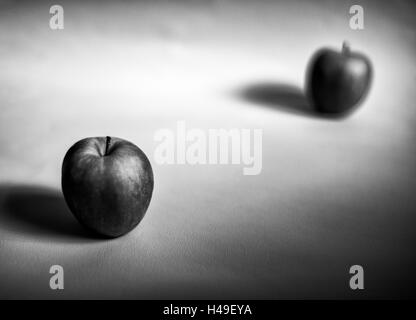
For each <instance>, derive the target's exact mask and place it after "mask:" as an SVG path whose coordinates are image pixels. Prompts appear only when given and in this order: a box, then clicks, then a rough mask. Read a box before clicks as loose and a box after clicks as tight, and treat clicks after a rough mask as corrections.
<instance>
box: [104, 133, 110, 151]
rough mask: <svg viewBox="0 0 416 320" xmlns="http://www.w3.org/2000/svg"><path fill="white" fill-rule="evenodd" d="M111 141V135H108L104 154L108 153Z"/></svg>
mask: <svg viewBox="0 0 416 320" xmlns="http://www.w3.org/2000/svg"><path fill="white" fill-rule="evenodd" d="M110 141H111V137H109V136H107V138H106V141H105V153H104V155H105V156H106V155H107V152H108V147H109V146H110Z"/></svg>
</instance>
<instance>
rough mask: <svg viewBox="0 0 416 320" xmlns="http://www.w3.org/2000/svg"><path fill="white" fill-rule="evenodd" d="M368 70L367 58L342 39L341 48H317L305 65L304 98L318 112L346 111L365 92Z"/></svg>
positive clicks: (362, 96)
mask: <svg viewBox="0 0 416 320" xmlns="http://www.w3.org/2000/svg"><path fill="white" fill-rule="evenodd" d="M372 70H373V68H372V65H371V62H370V60H369V59H368V58H367V57H366V56H365V55H363V54H361V53H358V52H351V50H350V49H349V47H348V45H347V44H346V43H344V45H343V49H342V51H341V52H337V51H335V50H332V49H328V48H324V49H321V50H318V51H317V52H316V53H315V54H314V56H313V57H312V59H311V62H310V64H309V67H308V72H307V77H306V94H307V96H308V99H309V100H310V102H311V104H312V105H313V107H314V108H315V110H316V111H318V112H320V113H325V114H332V115H343V114H346V113H349V112H351V111H352V110H353V109H354V107H356V106H358V105H359V103H360V102H362V101H363V100H364V98H365V96H366V95H367V93H368V91H369V88H370V85H371V81H372V74H373V71H372Z"/></svg>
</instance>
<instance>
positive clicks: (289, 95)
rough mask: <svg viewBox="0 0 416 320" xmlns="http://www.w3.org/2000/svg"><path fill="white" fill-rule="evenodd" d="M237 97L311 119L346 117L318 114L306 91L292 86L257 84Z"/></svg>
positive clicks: (240, 91) (247, 88)
mask: <svg viewBox="0 0 416 320" xmlns="http://www.w3.org/2000/svg"><path fill="white" fill-rule="evenodd" d="M237 97H238V98H240V99H242V100H244V101H247V102H250V103H253V104H255V105H260V106H263V107H267V108H270V109H273V110H278V111H284V112H287V113H291V114H296V115H301V116H306V117H311V118H318V119H333V120H337V119H341V118H343V117H344V116H345V114H338V115H335V114H327V113H321V112H318V111H317V110H316V109H315V108H314V107H313V105H311V103H309V101H308V99H307V96H306V94H305V92H304V90H302V89H301V88H299V87H297V86H295V85H291V84H284V83H279V82H271V81H268V82H267V81H264V82H257V83H253V84H249V85H246V86H244V87H242V88H240V89H239V90H237Z"/></svg>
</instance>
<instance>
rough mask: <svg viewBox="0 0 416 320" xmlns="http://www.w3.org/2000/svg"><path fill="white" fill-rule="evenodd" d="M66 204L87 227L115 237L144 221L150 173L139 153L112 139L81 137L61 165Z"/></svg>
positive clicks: (150, 168)
mask: <svg viewBox="0 0 416 320" xmlns="http://www.w3.org/2000/svg"><path fill="white" fill-rule="evenodd" d="M62 192H63V194H64V198H65V201H66V203H67V205H68V207H69V209H70V210H71V212H72V213H73V214H74V216H75V217H76V218H77V220H78V221H79V222H80V223H81V224H82V225H84V226H85V227H87V228H88V229H90V230H92V231H94V232H96V233H98V234H100V235H103V236H106V237H111V238H115V237H119V236H122V235H124V234H126V233H128V232H129V231H131V230H132V229H134V228H135V227H136V226H137V225H138V224H139V222H140V221H141V220H142V218H143V217H144V215H145V213H146V210H147V208H148V206H149V204H150V200H151V198H152V193H153V171H152V167H151V164H150V162H149V160H148V158H147V157H146V155H145V154H144V152H143V151H142V150H140V149H139V148H138V147H137V146H136V145H134V144H133V143H131V142H129V141H126V140H123V139H120V138H115V137H93V138H85V139H82V140H80V141H78V142H77V143H75V144H74V145H73V146H72V147H71V148H70V149H69V150H68V152H67V153H66V155H65V158H64V160H63V164H62Z"/></svg>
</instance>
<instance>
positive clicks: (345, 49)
mask: <svg viewBox="0 0 416 320" xmlns="http://www.w3.org/2000/svg"><path fill="white" fill-rule="evenodd" d="M350 50H351V48H350V44H349V43H348V41H344V42H343V43H342V52H343V53H349V52H350Z"/></svg>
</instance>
